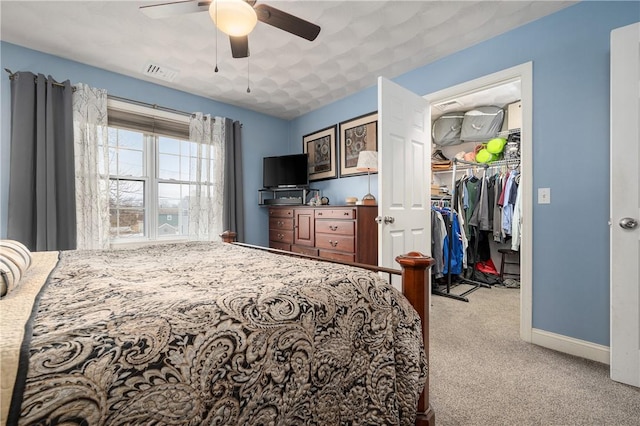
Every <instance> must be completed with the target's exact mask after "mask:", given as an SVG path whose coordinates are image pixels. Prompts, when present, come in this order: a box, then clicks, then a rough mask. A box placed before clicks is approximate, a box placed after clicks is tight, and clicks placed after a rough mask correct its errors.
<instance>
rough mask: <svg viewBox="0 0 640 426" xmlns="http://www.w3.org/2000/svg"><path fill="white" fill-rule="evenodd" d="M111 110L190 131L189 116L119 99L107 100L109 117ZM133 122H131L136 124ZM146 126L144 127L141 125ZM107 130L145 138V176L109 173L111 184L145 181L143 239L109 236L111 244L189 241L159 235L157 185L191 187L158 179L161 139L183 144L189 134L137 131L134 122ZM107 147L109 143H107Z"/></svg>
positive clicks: (184, 182)
mask: <svg viewBox="0 0 640 426" xmlns="http://www.w3.org/2000/svg"><path fill="white" fill-rule="evenodd" d="M110 110H116V111H118V112H119V113H121V112H125V113H131V115H132V116H136V115H137V116H141V117H142V118H143V119H144V120H145V121H148V120H149V119H156V118H157V119H159V120H161V121H170V122H176V123H178V126H179V125H180V124H182V125H184V126H186V129H188V128H189V121H190V117H189V116H190V115H189V114H186V113H185V114H178V113H174V112H170V111H164V110H159V109H156V108H150V107H146V106H142V105H138V104H133V103H129V102H124V101H121V100H117V99H110V98H109V99H107V115H109V111H110ZM133 121H134V120H132V122H133ZM141 127H145V126H141ZM108 128H116V129H122V130H128V131H133V132H139V133H142V135H143V156H144V158H143V163H144V165H143V167H144V171H143V177H137V176H136V177H134V176H124V175H123V176H119V175H116V174H113V173H112V171H111V170H109V176H108V178H107V179H108V180H109V182H110V181H111V180H112V179H116V180H134V181H140V182H143V185H144V197H143V202H144V207H143V209H144V215H145V221H144V236H143V237H125V238H122V237H117V236H116V237H112V236H111V234H110V236H109V242H110V245H111V246H112V247H121V246H130V245H147V244H157V243H165V242H180V241H187V240H188V238H189V236H188V235H159V233H158V222H159V220H158V215H159V212H160V206H159V199H158V196H159V193H158V192H159V191H158V185H159V184H160V183H178V184H190V183H191V181H182V180H175V181H173V180H167V179H160V177H159V165H160V164H159V163H160V154H159V140H160V137H167V138H171V139H176V140H180V141H190V140H189V136H188V130H187V134H185V135H184V136H186V137H185V138H184V139H181V137H180V136H178V135H176V134H166V133H162V132H154V131H151V132H149V131H148V129H145V128H139V129H136V128H135V123H133V124H129V125H126V126H120V125H118V124H111V123H110V124H108ZM106 143H107V144H108V143H109V142H108V141H106Z"/></svg>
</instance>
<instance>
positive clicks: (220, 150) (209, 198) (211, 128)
mask: <svg viewBox="0 0 640 426" xmlns="http://www.w3.org/2000/svg"><path fill="white" fill-rule="evenodd" d="M189 139H190V140H191V141H192V142H196V143H197V145H198V158H199V159H200V161H198V162H197V164H196V167H195V168H193V169H192V173H194V175H193V176H192V177H191V179H190V180H191V182H192V184H191V188H190V191H189V238H190V239H191V240H206V241H218V240H220V234H221V233H222V231H223V229H222V220H223V211H222V209H223V192H224V167H225V165H224V152H225V151H224V143H223V141H224V118H222V117H211V116H210V115H203V114H202V113H195V114H193V115H192V117H191V121H190V123H189Z"/></svg>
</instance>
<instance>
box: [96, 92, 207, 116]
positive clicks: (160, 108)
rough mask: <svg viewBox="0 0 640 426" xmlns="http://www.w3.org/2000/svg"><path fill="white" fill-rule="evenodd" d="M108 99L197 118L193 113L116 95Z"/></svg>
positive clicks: (108, 96) (109, 96)
mask: <svg viewBox="0 0 640 426" xmlns="http://www.w3.org/2000/svg"><path fill="white" fill-rule="evenodd" d="M107 98H109V99H113V100H114V101H122V102H127V103H130V104H134V105H139V106H144V107H147V108H153V109H157V110H159V111H165V112H172V113H174V114H180V115H185V116H188V117H192V116H193V117H195V114H194V113H192V112H186V111H180V110H178V109H173V108H168V107H163V106H160V105H157V104H150V103H147V102H142V101H136V100H135V99H127V98H122V97H120V96H114V95H107Z"/></svg>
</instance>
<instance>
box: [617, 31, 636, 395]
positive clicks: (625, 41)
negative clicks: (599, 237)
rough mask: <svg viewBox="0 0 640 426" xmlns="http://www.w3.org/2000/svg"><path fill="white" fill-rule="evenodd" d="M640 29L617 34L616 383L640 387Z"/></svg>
mask: <svg viewBox="0 0 640 426" xmlns="http://www.w3.org/2000/svg"><path fill="white" fill-rule="evenodd" d="M638 117H640V23H637V24H633V25H629V26H626V27H623V28H618V29H615V30H613V31H612V32H611V213H610V214H611V216H610V217H611V219H610V227H611V250H610V253H611V259H610V265H611V282H610V289H611V346H610V356H611V366H610V368H611V370H610V371H611V378H612V379H613V380H616V381H619V382H622V383H627V384H629V385H633V386H640V266H639V264H640V226H639V225H638V222H639V221H640V190H639V184H638V182H639V181H640V173H639V172H638V170H639V169H640V148H639V146H640V131H639V129H638V125H639V124H638Z"/></svg>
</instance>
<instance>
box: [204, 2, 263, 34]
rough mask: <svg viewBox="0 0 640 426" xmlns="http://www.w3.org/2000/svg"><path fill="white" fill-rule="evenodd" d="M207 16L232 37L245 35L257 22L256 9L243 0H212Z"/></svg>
mask: <svg viewBox="0 0 640 426" xmlns="http://www.w3.org/2000/svg"><path fill="white" fill-rule="evenodd" d="M209 16H211V20H212V21H213V22H214V23H215V24H216V27H218V28H219V29H220V31H222V32H223V33H225V34H228V35H230V36H233V37H242V36H246V35H247V34H249V33H250V32H251V31H253V28H254V27H255V26H256V23H257V22H258V16H257V15H256V11H255V10H254V9H253V7H251V5H249V4H248V3H247V2H245V1H244V0H214V1H212V2H211V5H210V6H209Z"/></svg>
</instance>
